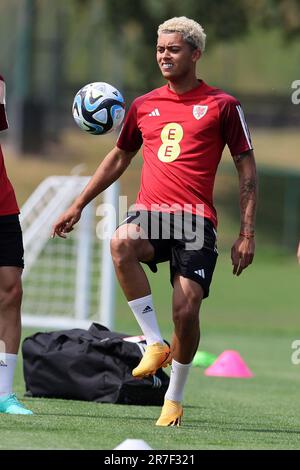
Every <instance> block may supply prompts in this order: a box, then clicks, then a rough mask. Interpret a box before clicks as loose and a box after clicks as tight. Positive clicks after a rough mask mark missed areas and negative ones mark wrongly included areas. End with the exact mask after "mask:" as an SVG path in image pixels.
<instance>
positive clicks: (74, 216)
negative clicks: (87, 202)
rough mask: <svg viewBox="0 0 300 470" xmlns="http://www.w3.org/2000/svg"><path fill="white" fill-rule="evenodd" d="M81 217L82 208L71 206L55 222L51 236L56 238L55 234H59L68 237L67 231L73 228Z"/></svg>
mask: <svg viewBox="0 0 300 470" xmlns="http://www.w3.org/2000/svg"><path fill="white" fill-rule="evenodd" d="M80 217H81V210H80V209H78V208H77V207H74V206H71V207H70V208H69V209H67V210H66V211H65V212H64V213H63V214H62V215H61V216H60V217H59V218H58V219H57V221H56V222H55V223H54V224H53V226H52V232H51V237H52V238H54V237H55V235H58V236H59V237H61V238H67V236H66V233H69V232H71V231H72V230H73V226H74V225H75V224H76V223H77V222H78V220H79V219H80Z"/></svg>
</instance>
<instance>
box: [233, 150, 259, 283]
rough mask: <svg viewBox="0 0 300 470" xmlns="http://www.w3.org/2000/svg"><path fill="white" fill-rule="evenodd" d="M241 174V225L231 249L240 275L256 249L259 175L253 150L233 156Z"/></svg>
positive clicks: (237, 273) (236, 271)
mask: <svg viewBox="0 0 300 470" xmlns="http://www.w3.org/2000/svg"><path fill="white" fill-rule="evenodd" d="M233 160H234V163H235V166H236V169H237V171H238V175H239V184H240V215H241V227H240V234H239V238H238V239H237V240H236V242H235V243H234V245H233V247H232V249H231V259H232V264H233V274H236V275H237V276H239V275H240V274H241V272H242V271H243V269H245V268H246V267H247V266H249V264H251V263H252V261H253V257H254V251H255V241H254V234H255V216H256V204H257V186H258V184H257V176H256V165H255V159H254V153H253V150H249V151H247V152H244V153H242V154H240V155H236V156H234V157H233Z"/></svg>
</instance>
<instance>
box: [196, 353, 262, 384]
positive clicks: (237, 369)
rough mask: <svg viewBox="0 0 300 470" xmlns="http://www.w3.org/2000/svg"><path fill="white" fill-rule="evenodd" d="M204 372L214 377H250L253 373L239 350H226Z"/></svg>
mask: <svg viewBox="0 0 300 470" xmlns="http://www.w3.org/2000/svg"><path fill="white" fill-rule="evenodd" d="M204 374H205V375H207V376H213V377H236V378H243V379H249V378H250V377H253V373H252V372H251V370H250V369H249V367H248V366H247V364H246V363H245V361H244V360H243V358H242V357H241V356H240V354H239V353H238V352H237V351H230V350H228V351H224V352H222V354H220V356H219V357H218V358H217V359H216V360H215V362H214V363H213V364H212V365H211V366H210V367H208V368H207V369H206V370H205V371H204Z"/></svg>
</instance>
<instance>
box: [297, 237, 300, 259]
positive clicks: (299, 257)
mask: <svg viewBox="0 0 300 470" xmlns="http://www.w3.org/2000/svg"><path fill="white" fill-rule="evenodd" d="M297 258H298V263H299V264H300V242H299V245H298V251H297Z"/></svg>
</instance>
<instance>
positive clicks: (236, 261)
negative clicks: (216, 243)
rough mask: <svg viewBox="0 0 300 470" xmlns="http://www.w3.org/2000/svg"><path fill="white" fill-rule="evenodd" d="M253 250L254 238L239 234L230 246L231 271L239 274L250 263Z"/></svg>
mask: <svg viewBox="0 0 300 470" xmlns="http://www.w3.org/2000/svg"><path fill="white" fill-rule="evenodd" d="M254 251H255V241H254V238H245V237H243V236H241V235H240V236H239V238H238V239H237V240H236V242H235V243H234V245H233V246H232V248H231V260H232V265H233V271H232V273H233V274H234V275H237V276H239V275H240V274H241V273H242V271H243V270H244V269H246V268H247V266H249V264H251V263H252V261H253V258H254Z"/></svg>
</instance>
